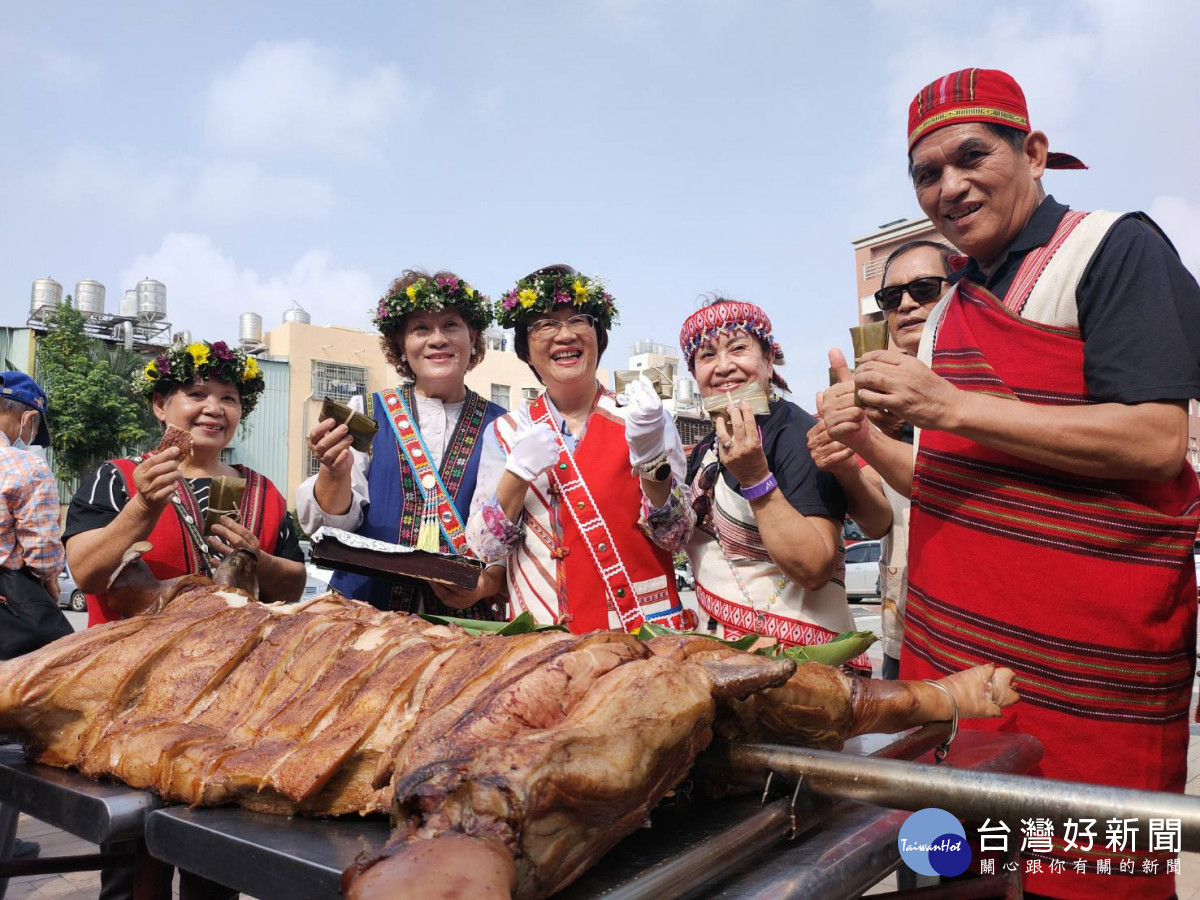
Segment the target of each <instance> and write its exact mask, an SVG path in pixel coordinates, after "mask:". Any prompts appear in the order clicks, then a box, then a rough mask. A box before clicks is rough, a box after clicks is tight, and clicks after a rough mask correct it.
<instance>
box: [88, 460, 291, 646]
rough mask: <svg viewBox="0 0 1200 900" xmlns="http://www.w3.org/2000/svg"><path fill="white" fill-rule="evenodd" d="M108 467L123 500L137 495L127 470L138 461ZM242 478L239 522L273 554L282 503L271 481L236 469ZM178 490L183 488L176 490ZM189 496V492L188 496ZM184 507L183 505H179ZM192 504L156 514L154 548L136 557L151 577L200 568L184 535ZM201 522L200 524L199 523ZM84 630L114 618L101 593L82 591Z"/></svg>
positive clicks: (284, 512) (192, 543) (130, 471)
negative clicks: (118, 479) (121, 483)
mask: <svg viewBox="0 0 1200 900" xmlns="http://www.w3.org/2000/svg"><path fill="white" fill-rule="evenodd" d="M112 463H113V465H114V466H116V467H117V469H118V471H120V473H121V475H122V477H123V478H124V479H125V488H126V490H127V491H128V492H129V499H130V500H132V499H133V498H134V497H135V496H137V485H136V484H134V481H133V470H134V468H135V467H136V466H137V464H138V460H135V459H114V460H113V461H112ZM236 468H237V469H238V471H239V472H241V475H242V477H243V478H245V479H246V489H245V491H244V492H243V493H242V503H241V508H240V515H239V516H238V519H239V521H240V522H241V523H242V524H243V525H245V527H247V528H248V529H250V531H252V532H254V534H255V536H256V537H257V538H258V542H259V546H261V547H262V549H263V551H264V552H266V553H274V552H275V545H276V543H277V542H278V540H279V530H280V528H281V527H282V526H283V517H284V516H285V515H287V503H286V502H285V501H284V499H283V495H282V494H280V493H279V491H278V489H276V487H275V485H274V484H272V483H271V480H270V479H269V478H267V477H265V476H263V475H260V474H259V473H258V472H255V471H254V470H253V469H250V468H247V467H246V466H237V467H236ZM180 490H181V492H182V491H183V490H184V488H183V487H181V488H180ZM188 498H189V499H190V493H189V494H188ZM185 506H186V507H187V508H186V509H185ZM195 513H196V510H195V508H194V505H191V504H186V503H179V504H176V503H171V504H170V509H165V510H163V512H162V515H160V516H159V517H158V523H157V524H156V525H155V526H154V530H153V531H151V532H150V536H149V537H148V538H146V540H148V541H149V542H150V543H151V544H153V545H154V549H153V550H151V551H150V552H149V553H147V554H146V555H145V556H143V557H142V559H144V560H145V561H146V564H147V565H148V566H150V571H151V572H153V573H154V577H155V578H157V579H159V580H160V581H165V580H167V579H168V578H178V577H180V576H181V575H192V574H195V573H197V572H200V571H201V567H202V564H201V563H200V552H199V550H198V548H197V547H196V541H195V539H194V538H193V537H192V535H191V534H190V529H189V527H188V526H189V525H195V524H196V523H195V521H193V522H191V523H189V522H187V521H186V519H185V517H186V516H191V517H192V519H193V520H195V519H196V515H195ZM203 524H204V523H203V522H200V526H201V527H203ZM87 608H88V628H91V627H92V626H94V625H103V624H104V623H105V622H111V621H113V620H115V619H119V618H120V616H118V615H117V614H116V613H115V612H113V611H112V610H111V609H109V607H108V604H107V603H106V602H105V600H104V595H103V594H88V597H87Z"/></svg>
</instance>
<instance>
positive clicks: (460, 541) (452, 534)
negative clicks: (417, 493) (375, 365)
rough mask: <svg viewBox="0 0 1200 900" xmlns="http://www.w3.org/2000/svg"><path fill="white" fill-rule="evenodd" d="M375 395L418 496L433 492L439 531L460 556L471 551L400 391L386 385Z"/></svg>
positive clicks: (448, 495)
mask: <svg viewBox="0 0 1200 900" xmlns="http://www.w3.org/2000/svg"><path fill="white" fill-rule="evenodd" d="M379 396H380V397H382V398H383V405H384V408H385V409H387V412H388V420H389V421H390V422H391V423H392V430H393V431H394V432H395V434H396V443H397V444H398V445H399V447H400V450H401V451H402V452H403V453H404V459H405V461H407V462H408V466H409V469H411V470H412V473H413V477H414V478H415V479H416V482H417V486H418V487H419V488H420V490H421V496H422V498H424V499H425V500H426V501H428V500H429V495H430V494H431V493H432V494H433V496H434V500H435V502H436V503H437V519H438V527H439V528H440V529H441V530H442V535H443V536H444V537H445V538H446V540H447V541H448V542H449V543H450V546H451V547H453V548H454V552H455V553H457V554H459V555H460V556H472V555H474V554H472V553H471V550H470V548H469V547H468V546H467V533H466V529H465V527H464V525H463V520H462V516H460V515H459V514H458V507H456V506H455V505H454V502H453V501H452V500H451V499H450V493H449V492H448V491H447V490H446V485H445V484H443V483H442V476H441V475H439V474H438V470H437V467H436V466H434V464H433V461H432V460H431V459H430V458H429V448H428V447H426V446H425V441H424V440H423V439H422V438H421V435H420V432H418V431H417V429H416V426H415V425H413V415H412V411H411V410H410V409H409V408H408V404H407V403H406V402H405V400H404V395H403V394H401V393H400V392H399V391H397V390H396V389H395V388H387V389H386V390H383V391H380V392H379Z"/></svg>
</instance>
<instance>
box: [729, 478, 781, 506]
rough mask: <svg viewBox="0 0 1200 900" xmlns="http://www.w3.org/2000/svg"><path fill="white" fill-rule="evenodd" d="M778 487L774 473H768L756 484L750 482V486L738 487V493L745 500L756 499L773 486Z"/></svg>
mask: <svg viewBox="0 0 1200 900" xmlns="http://www.w3.org/2000/svg"><path fill="white" fill-rule="evenodd" d="M777 487H779V482H778V481H776V480H775V476H774V475H768V476H767V477H766V478H764V479H763V480H762V481H760V482H759V483H758V484H752V485H750V487H744V488H738V493H739V494H741V495H742V496H743V497H745V498H746V499H747V500H757V499H758V498H759V497H765V496H767V494H769V493H771V491H773V490H775V488H777Z"/></svg>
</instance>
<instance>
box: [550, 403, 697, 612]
mask: <svg viewBox="0 0 1200 900" xmlns="http://www.w3.org/2000/svg"><path fill="white" fill-rule="evenodd" d="M529 415H530V418H531V419H532V421H533V422H534V424H535V425H544V426H545V427H547V428H549V429H550V430H551V431H552V432H553V433H554V437H555V441H556V442H557V444H558V462H557V463H555V464H554V465H553V466H552V467H551V468H550V469H549V471H548V473H547V474H548V475H549V478H550V482H551V486H552V490H551V492H552V494H555V495H556V496H557V500H552V501H551V502H554V503H556V505H557V506H558V508H559V509H560V510H561V509H566V510H567V514H568V516H569V518H570V523H571V525H573V526H574V527H573V528H571V529H569V530H570V531H574V532H577V533H578V538H579V542H580V543H582V544H583V546H579V545H578V543H576V542H568V543H569V544H574V546H570V549H569V550H568V551H567V552H571V551H573V552H574V553H579V552H580V551H585V552H586V553H587V555H588V561H589V562H590V563H591V567H592V568H594V570H595V572H596V573H597V574H598V575H599V579H600V582H601V583H602V585H603V588H604V592H605V596H606V599H607V603H606V604H605V605H604V606H603V607H602V606H601V605H600V604H599V603H590V604H574V603H572V604H570V605H569V606H568V607H567V610H566V612H567V614H568V615H569V616H570V623H571V625H570V627H571V630H572V631H573V632H576V633H581V632H584V631H591V630H594V629H596V628H607V627H608V612H607V610H608V608H612V609H615V610H616V612H617V616H618V618H619V620H620V623H621V628H622V629H623V630H624V631H626V632H632V631H636V630H637V629H638V628H640V627H641V625H642V622H644V621H645V617H644V615H643V614H642V610H641V606H640V603H639V597H638V594H637V592H636V590H635V589H634V586H633V585H634V578H633V577H632V575H631V573H630V571H629V567H628V566H627V565H626V562H625V559H624V558H623V557H622V554H621V552H620V550H619V549H618V547H617V544H616V542H615V541H614V540H613V530H612V529H611V528H610V527H609V524H608V522H606V521H605V519H604V516H603V515H601V513H600V510H599V508H598V506H597V504H596V499H595V498H594V497H593V496H592V492H591V489H590V488H589V487H588V485H587V483H586V482H585V481H584V479H583V476H582V475H581V474H580V472H579V468H578V466H577V465H576V462H575V457H574V456H573V455H572V454H571V451H570V450H569V449H567V446H566V444H565V443H564V442H563V439H562V434H561V433H560V432H559V430H558V428H557V426H556V425H555V423H554V420H553V419H552V417H551V416H550V410H549V407H548V406H547V404H546V396H545V394H542V395H541V396H539V397H538V398H537V399H536V400H534V401H533V402H532V403H531V404H530V406H529ZM597 426H599V427H600V428H601V429H602V428H603V423H602V422H601V421H598V420H597V416H596V414H595V413H593V417H592V420H591V421H590V422H589V425H588V437H592V438H597V437H600V435H598V434H597V435H594V434H592V433H591V432H592V429H593V428H596V427H597ZM589 446H590V444H589ZM581 449H582V445H581ZM605 455H606V456H608V455H610V453H606V454H605ZM621 467H622V468H623V469H624V470H625V472H626V473H627V472H628V464H627V463H626V462H625V461H624V460H622V462H621ZM626 478H631V476H628V475H626ZM600 487H602V488H604V489H607V485H601V486H600ZM639 490H640V489H639ZM646 543H647V544H648V543H649V542H648V541H647V542H646ZM664 552H665V551H664ZM564 563H565V565H566V568H567V569H568V570H569V569H570V568H572V564H575V565H579V564H580V561H579V560H573V559H572V560H561V559H560V560H559V565H560V566H563V565H564ZM655 568H658V567H657V566H656V567H655ZM671 584H672V587H673V585H674V582H673V580H672V581H671ZM570 587H571V589H572V590H573V591H574V592H575V593H576V595H577V596H578V595H579V594H581V593H583V592H582V591H580V588H581V587H583V588H586V585H584V584H577V583H572V584H571V585H570ZM560 602H561V601H560ZM677 618H678V617H677V616H676V617H672V618H671V620H669V621H663V623H662V624H665V625H669V626H671V627H679V625H678V624H677V622H675V621H674V620H675V619H677Z"/></svg>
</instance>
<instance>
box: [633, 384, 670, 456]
mask: <svg viewBox="0 0 1200 900" xmlns="http://www.w3.org/2000/svg"><path fill="white" fill-rule="evenodd" d="M625 397H626V398H627V399H628V400H629V406H628V408H627V409H626V411H625V440H626V441H627V442H628V444H629V462H630V463H631V464H632V465H633V466H634V467H637V466H640V465H643V464H645V463H648V462H650V461H651V460H652V459H654V458H655V457H656V456H659V455H661V454H662V453H663V452H664V451H665V450H666V446H665V445H664V443H663V419H664V418H665V417H666V414H667V413H666V410H664V409H663V405H662V399H661V398H660V397H659V396H658V392H657V391H655V390H654V385H653V384H651V383H650V379H649V378H647V377H646V376H645V375H640V376H638V380H637V381H635V382H633V383H631V384H629V385H628V386H626V388H625Z"/></svg>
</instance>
